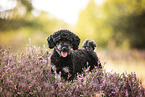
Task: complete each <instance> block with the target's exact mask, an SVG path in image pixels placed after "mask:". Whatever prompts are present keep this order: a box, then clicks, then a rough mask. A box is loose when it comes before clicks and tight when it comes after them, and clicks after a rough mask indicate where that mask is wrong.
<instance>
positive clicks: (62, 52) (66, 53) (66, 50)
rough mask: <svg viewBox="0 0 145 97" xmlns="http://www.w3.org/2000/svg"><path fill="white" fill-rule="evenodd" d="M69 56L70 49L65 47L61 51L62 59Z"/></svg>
mask: <svg viewBox="0 0 145 97" xmlns="http://www.w3.org/2000/svg"><path fill="white" fill-rule="evenodd" d="M67 55H68V48H67V47H63V48H62V50H61V56H62V57H67Z"/></svg>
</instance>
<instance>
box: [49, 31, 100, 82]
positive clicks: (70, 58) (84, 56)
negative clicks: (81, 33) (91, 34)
mask: <svg viewBox="0 0 145 97" xmlns="http://www.w3.org/2000/svg"><path fill="white" fill-rule="evenodd" d="M47 41H48V45H49V48H50V49H52V48H54V50H53V53H52V55H51V66H52V67H51V71H52V73H53V72H54V71H56V73H57V74H59V72H61V76H62V77H63V78H64V79H65V80H73V79H74V78H75V77H76V75H77V73H81V72H82V71H83V68H84V67H85V68H87V66H90V71H91V70H92V69H93V68H94V66H97V67H98V68H102V66H101V63H100V61H99V59H98V57H97V55H96V53H95V52H94V49H95V47H96V44H95V43H94V41H92V40H86V41H85V42H84V43H83V45H82V48H81V49H78V46H79V43H80V38H79V37H78V36H77V35H76V34H74V33H72V32H71V31H69V30H59V31H57V32H54V33H53V34H52V35H50V36H49V37H48V39H47Z"/></svg>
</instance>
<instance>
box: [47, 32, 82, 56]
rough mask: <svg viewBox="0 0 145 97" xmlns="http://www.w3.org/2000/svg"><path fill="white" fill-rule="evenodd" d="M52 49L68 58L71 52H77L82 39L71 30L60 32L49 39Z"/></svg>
mask: <svg viewBox="0 0 145 97" xmlns="http://www.w3.org/2000/svg"><path fill="white" fill-rule="evenodd" d="M47 42H48V46H49V48H50V49H53V48H54V49H55V50H56V51H57V53H58V54H59V55H60V56H62V57H64V58H65V57H67V56H68V55H69V54H70V52H71V50H77V49H78V46H79V43H80V38H79V37H78V36H77V35H76V34H74V33H73V32H70V31H69V30H59V31H57V32H54V33H53V34H52V35H50V36H49V37H48V39H47Z"/></svg>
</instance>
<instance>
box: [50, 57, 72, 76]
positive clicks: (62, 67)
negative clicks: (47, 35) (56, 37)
mask: <svg viewBox="0 0 145 97" xmlns="http://www.w3.org/2000/svg"><path fill="white" fill-rule="evenodd" d="M51 62H52V63H53V64H54V65H55V67H56V71H57V72H60V71H61V72H62V73H70V72H72V70H73V64H72V60H71V58H55V60H54V59H53V60H51Z"/></svg>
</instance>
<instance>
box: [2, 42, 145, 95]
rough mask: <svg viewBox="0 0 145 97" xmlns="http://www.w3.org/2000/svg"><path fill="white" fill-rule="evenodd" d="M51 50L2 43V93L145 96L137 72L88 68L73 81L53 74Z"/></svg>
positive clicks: (144, 90) (29, 45)
mask: <svg viewBox="0 0 145 97" xmlns="http://www.w3.org/2000/svg"><path fill="white" fill-rule="evenodd" d="M50 54H51V53H50V52H49V50H48V49H46V48H45V46H44V47H43V48H37V47H35V46H34V47H33V46H32V45H31V44H28V45H27V47H26V51H25V53H20V52H18V53H17V54H14V55H13V54H12V53H10V50H9V49H3V48H2V47H0V96H3V97H5V96H35V97H37V96H47V97H52V96H56V97H58V96H60V97H63V96H77V97H78V96H85V97H88V96H99V95H100V96H101V97H102V96H103V97H105V96H106V97H110V96H111V97H112V96H113V97H119V96H120V97H125V96H127V97H138V96H140V97H144V96H145V89H144V88H143V86H142V83H141V81H140V80H139V79H138V78H137V77H136V74H135V73H131V74H127V73H123V74H121V75H120V74H117V73H108V72H106V71H105V69H103V71H102V70H99V69H98V68H95V69H93V71H92V72H90V71H89V68H87V69H84V72H83V73H82V74H81V75H78V77H77V79H76V80H74V81H73V82H65V81H63V80H62V81H60V80H59V79H58V78H55V76H54V75H53V74H51V70H50V65H49V63H50V60H49V57H50Z"/></svg>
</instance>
